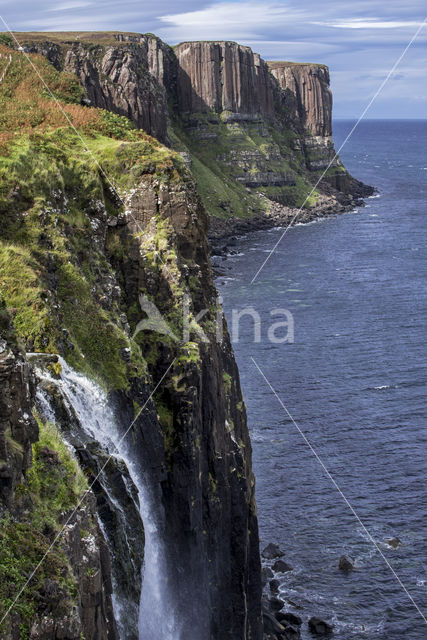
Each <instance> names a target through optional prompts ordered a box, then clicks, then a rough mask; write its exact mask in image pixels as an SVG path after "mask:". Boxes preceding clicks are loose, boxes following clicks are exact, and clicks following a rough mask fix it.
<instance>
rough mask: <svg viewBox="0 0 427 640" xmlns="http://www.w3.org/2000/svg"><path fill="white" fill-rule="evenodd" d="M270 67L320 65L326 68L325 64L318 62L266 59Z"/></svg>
mask: <svg viewBox="0 0 427 640" xmlns="http://www.w3.org/2000/svg"><path fill="white" fill-rule="evenodd" d="M266 63H267V64H268V66H269V67H270V69H281V68H282V67H321V68H322V69H328V66H327V65H326V64H321V63H320V62H291V61H290V60H266Z"/></svg>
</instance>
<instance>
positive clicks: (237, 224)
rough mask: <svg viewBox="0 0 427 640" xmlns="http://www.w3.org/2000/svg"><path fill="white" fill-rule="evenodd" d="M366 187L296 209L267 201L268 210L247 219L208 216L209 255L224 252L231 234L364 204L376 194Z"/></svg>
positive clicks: (234, 234)
mask: <svg viewBox="0 0 427 640" xmlns="http://www.w3.org/2000/svg"><path fill="white" fill-rule="evenodd" d="M363 186H364V187H365V188H364V190H363V192H362V193H361V194H357V195H355V196H353V195H345V196H343V194H339V197H337V195H332V194H331V195H322V196H321V197H320V198H319V199H318V202H317V204H316V205H315V206H313V207H307V208H304V209H298V208H296V207H286V206H284V205H281V204H279V203H278V202H274V201H272V200H270V201H269V211H268V212H263V213H256V214H254V215H253V216H251V217H250V218H227V219H223V218H214V217H211V218H210V228H209V240H210V244H211V249H212V255H222V254H225V253H227V249H228V246H230V244H231V243H230V240H231V241H232V242H233V240H232V239H233V236H236V235H243V234H245V233H249V232H250V231H261V230H262V229H271V228H273V227H279V226H287V225H289V224H290V223H291V222H292V221H293V220H294V218H295V216H296V218H295V221H294V224H301V223H303V224H306V223H308V222H313V221H314V220H319V219H321V218H326V217H329V216H334V215H340V214H342V213H346V212H349V211H352V210H353V209H355V208H356V207H363V206H365V201H364V199H363V198H367V197H369V196H371V195H373V194H374V193H375V189H374V188H373V187H369V186H367V185H363Z"/></svg>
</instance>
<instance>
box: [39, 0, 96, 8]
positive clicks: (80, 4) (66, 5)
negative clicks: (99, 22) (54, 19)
mask: <svg viewBox="0 0 427 640" xmlns="http://www.w3.org/2000/svg"><path fill="white" fill-rule="evenodd" d="M91 4H92V2H80V1H79V0H76V2H59V3H58V4H55V5H54V6H53V7H49V9H48V11H70V10H72V9H82V8H83V7H90V6H91Z"/></svg>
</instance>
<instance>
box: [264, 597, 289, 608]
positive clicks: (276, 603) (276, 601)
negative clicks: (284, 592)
mask: <svg viewBox="0 0 427 640" xmlns="http://www.w3.org/2000/svg"><path fill="white" fill-rule="evenodd" d="M268 604H269V606H270V609H271V611H280V610H281V609H283V607H284V606H285V603H284V601H283V600H281V599H280V598H276V597H273V598H270V600H269V601H268Z"/></svg>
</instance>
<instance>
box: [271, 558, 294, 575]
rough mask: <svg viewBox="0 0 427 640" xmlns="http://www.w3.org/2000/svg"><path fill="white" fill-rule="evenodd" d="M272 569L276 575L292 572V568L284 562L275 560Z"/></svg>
mask: <svg viewBox="0 0 427 640" xmlns="http://www.w3.org/2000/svg"><path fill="white" fill-rule="evenodd" d="M272 569H273V571H275V572H276V573H287V572H288V571H293V567H291V565H290V564H288V563H287V562H285V561H284V560H276V562H275V563H274V564H273V567H272Z"/></svg>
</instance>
